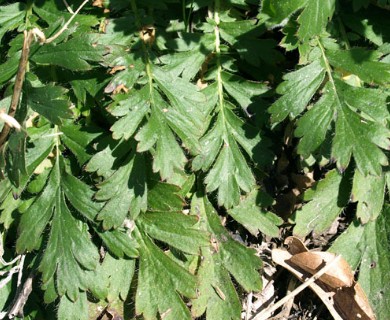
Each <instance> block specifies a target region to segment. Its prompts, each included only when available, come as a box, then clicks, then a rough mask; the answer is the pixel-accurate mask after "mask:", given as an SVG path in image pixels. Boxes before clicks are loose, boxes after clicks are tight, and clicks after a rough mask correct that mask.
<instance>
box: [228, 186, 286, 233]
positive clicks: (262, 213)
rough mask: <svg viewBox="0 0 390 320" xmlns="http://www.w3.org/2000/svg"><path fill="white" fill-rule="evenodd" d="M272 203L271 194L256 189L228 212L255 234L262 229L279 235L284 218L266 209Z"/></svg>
mask: <svg viewBox="0 0 390 320" xmlns="http://www.w3.org/2000/svg"><path fill="white" fill-rule="evenodd" d="M271 204H272V198H271V197H270V196H269V195H267V194H266V193H264V192H261V191H259V190H256V189H255V190H253V191H251V192H250V193H249V194H248V195H247V196H246V197H245V198H243V199H241V202H240V204H239V205H237V206H235V207H233V208H232V209H230V210H229V211H228V213H229V215H230V216H231V217H232V218H233V219H234V220H236V221H237V222H238V223H240V224H242V225H243V226H244V227H245V228H246V229H247V230H248V231H249V232H250V233H251V234H253V235H254V236H257V235H258V233H259V231H260V232H262V233H264V234H266V235H268V236H271V237H278V236H279V228H278V225H281V224H282V223H283V219H281V218H280V217H278V216H276V215H275V214H273V213H272V212H269V211H267V210H265V209H264V208H265V207H269V206H270V205H271Z"/></svg>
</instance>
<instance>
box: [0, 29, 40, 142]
mask: <svg viewBox="0 0 390 320" xmlns="http://www.w3.org/2000/svg"><path fill="white" fill-rule="evenodd" d="M33 39H34V36H33V32H32V31H31V30H29V31H24V42H23V48H22V55H21V57H20V60H19V67H18V73H17V74H16V79H15V85H14V92H13V94H12V99H11V105H10V108H9V112H8V115H9V116H10V117H14V116H15V113H16V110H17V108H18V105H19V101H20V96H21V93H22V88H23V83H24V77H25V75H26V69H27V63H28V57H29V54H30V45H31V42H32V40H33ZM10 130H11V128H10V127H9V126H8V124H6V123H5V124H4V127H3V130H2V131H1V133H0V149H1V148H2V146H3V145H4V142H5V141H6V140H7V137H8V134H9V132H10Z"/></svg>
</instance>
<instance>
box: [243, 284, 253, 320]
mask: <svg viewBox="0 0 390 320" xmlns="http://www.w3.org/2000/svg"><path fill="white" fill-rule="evenodd" d="M252 299H253V292H252V291H251V292H249V294H248V297H247V300H246V313H245V320H249V317H250V315H251V313H252Z"/></svg>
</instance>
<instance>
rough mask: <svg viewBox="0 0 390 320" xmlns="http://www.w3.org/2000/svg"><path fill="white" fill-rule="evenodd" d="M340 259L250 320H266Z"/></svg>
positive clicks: (337, 257) (336, 259)
mask: <svg viewBox="0 0 390 320" xmlns="http://www.w3.org/2000/svg"><path fill="white" fill-rule="evenodd" d="M339 259H340V255H337V256H336V257H335V258H334V259H333V260H332V261H330V262H329V263H327V264H326V265H325V266H324V267H323V268H321V270H319V271H318V272H317V273H316V274H314V275H313V276H312V277H311V278H309V279H308V280H307V281H306V282H304V283H302V284H301V285H300V286H299V287H298V288H296V289H295V290H294V291H292V292H290V293H289V294H288V295H286V296H285V297H284V298H283V299H281V300H279V301H278V302H277V303H275V304H274V305H272V306H269V307H268V308H266V309H265V310H263V311H262V312H260V313H259V314H257V315H256V316H254V317H253V318H252V320H267V319H269V317H270V316H271V314H272V312H274V311H275V310H277V309H279V308H280V307H282V306H283V305H284V304H285V303H286V302H288V301H289V300H290V299H291V298H292V297H295V296H296V295H297V294H299V293H300V292H301V291H303V290H304V289H306V288H307V287H309V286H310V285H311V284H313V283H314V282H315V281H316V280H317V279H318V278H320V277H321V276H322V275H323V274H325V273H326V272H327V271H328V270H330V269H331V268H332V267H333V266H334V265H335V263H336V262H337V261H338V260H339Z"/></svg>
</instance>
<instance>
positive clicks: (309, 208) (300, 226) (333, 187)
mask: <svg viewBox="0 0 390 320" xmlns="http://www.w3.org/2000/svg"><path fill="white" fill-rule="evenodd" d="M349 193H350V187H349V186H348V175H346V176H344V177H343V176H342V175H340V174H339V173H338V172H337V171H336V170H332V171H329V172H328V173H327V174H326V176H325V178H324V179H322V180H320V181H319V182H318V183H317V184H316V185H315V186H314V187H313V188H312V189H311V190H310V191H307V192H306V193H305V199H304V200H306V201H309V202H308V203H306V204H305V205H304V206H303V207H302V209H300V210H298V211H296V212H295V213H294V216H293V219H294V221H295V223H296V225H295V227H294V235H298V236H301V237H304V236H306V235H307V234H309V233H310V232H315V233H316V234H321V233H322V232H324V231H325V230H326V229H327V228H329V227H330V226H331V224H332V223H333V221H334V220H335V219H336V218H337V217H338V215H339V214H340V213H341V211H342V210H343V209H344V206H345V205H346V204H347V203H348V200H349Z"/></svg>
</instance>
